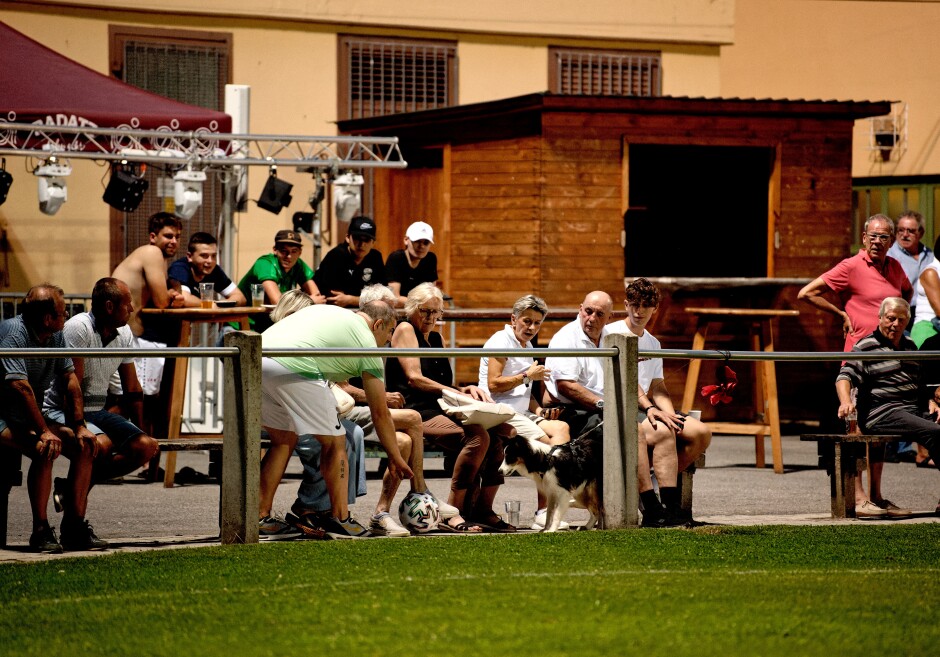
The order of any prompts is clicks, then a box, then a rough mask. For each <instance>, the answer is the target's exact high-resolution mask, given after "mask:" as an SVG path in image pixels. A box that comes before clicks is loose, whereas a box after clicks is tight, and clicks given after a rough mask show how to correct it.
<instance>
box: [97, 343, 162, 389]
mask: <svg viewBox="0 0 940 657" xmlns="http://www.w3.org/2000/svg"><path fill="white" fill-rule="evenodd" d="M134 348H135V349H166V345H165V344H164V343H162V342H151V341H150V340H144V339H143V338H138V337H135V338H134ZM165 365H166V358H161V357H160V356H147V357H145V358H135V359H134V369H136V370H137V380H138V381H140V387H141V388H142V389H143V391H144V394H145V395H159V394H160V382H161V381H163V368H164V366H165ZM108 392H110V393H111V394H112V395H122V394H124V390H123V388H122V387H121V372H120V371H116V372H115V373H114V374H112V375H111V379H110V380H109V381H108Z"/></svg>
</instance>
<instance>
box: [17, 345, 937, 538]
mask: <svg viewBox="0 0 940 657" xmlns="http://www.w3.org/2000/svg"><path fill="white" fill-rule="evenodd" d="M224 343H225V346H224V347H189V348H183V347H176V348H168V349H0V358H5V357H11V356H12V357H20V358H66V357H73V356H77V357H83V358H85V357H99V356H109V357H113V356H118V355H120V356H125V355H131V356H163V357H166V358H178V357H197V356H198V357H204V358H222V359H226V360H228V361H230V362H229V364H228V365H229V366H227V367H225V368H223V370H224V382H225V389H224V404H223V406H224V412H223V422H224V426H225V427H226V431H225V434H226V438H225V440H226V448H225V449H224V450H222V453H223V460H222V504H221V506H222V509H221V510H222V514H221V522H222V527H221V538H222V542H223V543H255V542H257V540H258V523H257V511H258V504H259V480H260V435H261V358H262V356H265V357H276V356H318V355H320V356H333V357H361V356H363V355H369V356H380V357H401V356H405V357H417V358H422V357H434V356H444V357H451V356H457V357H481V356H496V357H511V356H527V357H547V356H560V357H565V356H568V357H570V356H583V355H584V350H582V349H546V348H536V349H484V348H444V349H396V348H387V347H383V348H375V349H268V350H265V351H262V349H261V335H260V334H257V333H253V332H246V331H233V332H231V333H228V334H227V335H226V336H225V340H224ZM590 355H591V356H594V357H599V358H602V359H603V360H604V401H605V405H604V411H603V413H604V416H603V419H604V423H603V431H604V445H603V450H604V460H603V483H602V487H601V488H602V496H603V507H604V511H603V513H602V516H601V523H602V527H603V528H608V529H614V528H621V527H636V526H637V524H638V519H639V518H638V506H639V499H638V497H639V496H638V491H637V478H636V472H637V439H638V428H637V423H636V416H637V403H636V399H637V364H638V359H639V358H640V357H643V358H657V357H660V358H681V359H706V360H737V361H765V360H774V361H799V362H811V361H833V360H837V361H840V360H845V358H846V356H847V354H846V353H843V352H821V353H810V352H764V351H717V350H698V351H696V350H655V351H646V350H644V351H639V350H638V349H637V338H636V337H635V336H633V335H625V334H613V335H608V336H605V338H604V342H603V345H602V348H599V349H595V350H592V351H591V354H590ZM851 358H852V360H895V359H897V355H896V354H895V353H890V352H866V353H853V354H851ZM904 359H905V360H940V351H916V352H904Z"/></svg>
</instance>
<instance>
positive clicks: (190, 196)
mask: <svg viewBox="0 0 940 657" xmlns="http://www.w3.org/2000/svg"><path fill="white" fill-rule="evenodd" d="M205 181H206V172H205V171H192V170H191V169H184V170H182V171H177V172H176V174H174V176H173V200H174V202H175V206H176V209H175V213H176V216H177V217H179V218H180V219H192V217H193V215H194V214H196V210H198V209H199V206H200V205H202V183H204V182H205Z"/></svg>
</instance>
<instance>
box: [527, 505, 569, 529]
mask: <svg viewBox="0 0 940 657" xmlns="http://www.w3.org/2000/svg"><path fill="white" fill-rule="evenodd" d="M547 519H548V509H539V510H538V511H536V512H535V520H533V522H532V529H537V530H538V531H542V530H543V529H545V521H546V520H547ZM569 527H570V525H569V524H568V523H567V522H565V521H564V520H562V521H561V522H560V523H559V524H558V529H568V528H569Z"/></svg>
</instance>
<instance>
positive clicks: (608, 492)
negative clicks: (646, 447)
mask: <svg viewBox="0 0 940 657" xmlns="http://www.w3.org/2000/svg"><path fill="white" fill-rule="evenodd" d="M601 346H602V347H605V348H611V347H613V348H615V349H617V350H619V352H620V353H619V355H618V356H616V357H614V358H605V359H604V478H603V488H602V494H603V500H604V516H605V517H604V527H605V528H606V529H619V528H621V527H636V526H637V523H638V507H639V504H640V500H639V492H638V491H637V479H636V468H637V439H638V436H637V431H638V429H637V424H636V414H637V337H636V336H635V335H632V334H621V333H615V334H612V335H608V336H605V337H604V341H603V343H602V344H601Z"/></svg>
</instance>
